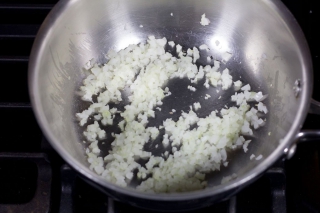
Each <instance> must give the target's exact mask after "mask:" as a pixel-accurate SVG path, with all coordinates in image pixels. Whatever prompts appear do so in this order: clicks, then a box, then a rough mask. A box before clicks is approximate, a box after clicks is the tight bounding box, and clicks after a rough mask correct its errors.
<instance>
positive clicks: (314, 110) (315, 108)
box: [309, 99, 320, 115]
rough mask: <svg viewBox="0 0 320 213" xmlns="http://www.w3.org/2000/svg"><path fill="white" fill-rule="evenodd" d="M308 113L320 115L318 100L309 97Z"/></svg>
mask: <svg viewBox="0 0 320 213" xmlns="http://www.w3.org/2000/svg"><path fill="white" fill-rule="evenodd" d="M309 113H311V114H317V115H320V102H319V101H316V100H314V99H311V102H310V108H309Z"/></svg>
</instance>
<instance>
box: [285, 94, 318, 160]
mask: <svg viewBox="0 0 320 213" xmlns="http://www.w3.org/2000/svg"><path fill="white" fill-rule="evenodd" d="M309 113H311V114H317V115H320V102H318V101H316V100H314V99H311V102H310V108H309ZM315 140H320V130H301V131H300V132H299V133H298V134H297V136H296V140H295V142H294V143H293V144H292V145H291V146H290V147H289V148H286V149H285V150H284V152H285V154H286V157H287V159H290V158H292V156H293V155H294V153H295V152H296V149H297V143H301V142H308V141H315Z"/></svg>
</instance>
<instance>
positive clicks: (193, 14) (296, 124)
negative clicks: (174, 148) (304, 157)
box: [29, 0, 319, 211]
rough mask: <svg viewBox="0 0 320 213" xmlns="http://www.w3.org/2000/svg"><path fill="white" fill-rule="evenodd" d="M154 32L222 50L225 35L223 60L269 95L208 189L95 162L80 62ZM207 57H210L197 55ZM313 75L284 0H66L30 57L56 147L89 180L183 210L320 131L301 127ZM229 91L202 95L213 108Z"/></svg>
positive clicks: (38, 107)
mask: <svg viewBox="0 0 320 213" xmlns="http://www.w3.org/2000/svg"><path fill="white" fill-rule="evenodd" d="M171 13H172V16H171V15H170V14H171ZM204 13H205V14H206V17H207V18H209V20H210V21H211V23H210V24H209V25H208V26H202V25H201V24H200V19H201V15H202V14H204ZM140 25H143V27H140ZM149 35H154V36H155V37H156V38H162V37H166V38H167V39H168V40H172V41H174V42H175V43H179V44H181V45H182V46H184V47H193V46H200V45H201V44H207V45H208V46H209V48H210V52H209V53H208V54H211V55H213V56H214V57H215V58H216V59H218V60H220V59H221V58H219V57H220V56H219V54H220V53H219V51H220V50H219V49H217V48H215V45H216V41H219V43H221V45H225V46H228V48H230V49H231V52H232V53H233V55H232V58H231V60H230V61H228V63H227V64H226V66H227V67H228V68H229V69H230V70H231V72H232V74H233V76H234V78H235V79H239V78H241V79H242V81H243V82H245V83H250V85H251V87H252V88H253V90H255V91H262V92H263V93H264V94H268V95H269V96H268V98H267V99H266V100H265V103H266V105H267V107H268V109H269V113H268V114H267V117H266V118H267V122H266V124H265V126H264V127H263V128H261V129H259V130H258V131H256V132H255V134H254V137H253V141H252V142H251V144H250V149H249V152H248V153H246V154H245V153H243V151H238V152H234V153H230V154H229V158H230V164H229V166H228V167H226V168H225V169H222V170H221V171H220V172H216V173H214V174H213V175H210V176H209V178H208V183H209V186H208V187H207V188H206V189H204V190H200V191H194V192H188V193H176V194H146V193H142V192H138V191H136V190H135V189H133V188H132V187H126V188H123V187H119V186H116V185H114V184H112V183H109V182H107V181H105V180H104V179H103V178H102V177H100V176H98V175H96V174H95V173H94V172H93V171H91V170H90V169H89V168H88V163H87V161H86V157H85V154H84V148H83V146H82V143H81V137H82V134H81V129H79V127H78V122H77V121H76V118H75V113H76V112H79V111H81V110H82V109H84V107H85V104H84V103H83V102H82V101H81V100H80V98H79V96H78V95H77V91H78V90H79V87H80V85H81V84H82V80H83V79H84V77H85V73H84V72H83V67H84V66H85V64H86V63H87V62H88V61H89V60H91V59H92V58H94V59H95V61H96V62H98V63H104V62H106V59H105V57H104V54H105V53H107V51H108V50H109V49H111V48H112V49H115V50H120V49H122V48H125V47H127V46H128V45H129V44H137V43H140V42H145V41H146V39H147V37H148V36H149ZM206 63H207V62H206V59H205V58H204V59H201V60H200V61H199V64H202V65H205V64H206ZM312 82H313V80H312V62H311V57H310V54H309V49H308V46H307V42H306V40H305V38H304V36H303V33H302V31H301V29H300V27H299V26H298V24H297V22H296V20H295V19H294V17H293V16H292V15H291V13H290V12H289V11H288V9H287V8H286V7H285V6H284V5H283V4H282V3H281V1H279V0H90V1H89V0H60V1H59V2H58V3H57V5H56V6H55V7H54V8H53V9H52V11H51V12H50V14H49V15H48V17H47V18H46V19H45V21H44V23H43V24H42V26H41V28H40V30H39V33H38V35H37V37H36V40H35V43H34V45H33V49H32V53H31V58H30V63H29V87H30V96H31V100H32V105H33V109H34V112H35V114H36V117H37V120H38V122H39V124H40V126H41V128H42V130H43V132H44V134H45V135H46V137H47V139H48V140H49V141H50V143H51V145H52V146H53V147H54V148H55V150H56V151H57V152H58V153H59V154H60V155H61V156H62V157H63V158H64V160H66V162H68V163H69V164H70V165H71V166H72V167H73V168H74V169H75V170H77V171H78V172H79V173H81V174H82V176H83V177H84V178H85V179H86V180H88V181H89V182H90V183H91V184H93V185H95V186H97V187H98V188H99V189H100V190H102V191H104V192H105V193H107V194H109V195H110V196H112V197H113V198H115V199H116V200H120V201H123V202H127V203H129V204H131V205H134V206H140V207H143V208H150V209H158V210H159V209H162V210H180V211H183V210H185V209H194V208H200V207H203V206H206V205H208V204H211V203H214V202H217V201H219V200H223V199H227V198H229V197H231V196H232V195H234V194H235V193H237V192H238V191H239V190H241V189H242V188H243V187H245V186H246V185H248V184H249V183H251V182H252V181H254V180H255V179H256V178H257V177H259V176H260V175H261V174H263V172H264V171H266V170H267V169H268V168H269V167H270V166H271V165H272V164H273V163H275V161H277V160H279V159H280V158H284V157H286V156H289V157H290V156H291V155H292V153H293V152H294V148H295V144H296V141H297V140H298V139H299V138H302V139H304V140H307V139H308V138H309V137H310V136H318V135H319V132H306V131H304V132H300V128H301V126H302V124H303V122H304V119H305V117H306V114H307V113H308V110H309V106H310V102H311V92H312ZM177 86H179V84H177ZM177 86H176V89H175V90H176V91H179V88H178V87H177ZM173 87H174V86H173ZM204 92H206V91H205V90H199V91H198V93H197V95H194V96H192V97H190V98H188V99H186V98H180V99H179V101H167V102H165V104H168V107H167V108H168V110H169V108H170V109H172V108H176V109H184V107H188V106H189V105H190V103H193V102H195V101H196V100H198V99H199V100H200V95H202V93H204ZM231 93H232V91H231V90H227V91H224V92H221V93H220V94H219V96H220V95H221V96H222V98H221V99H219V100H218V96H217V94H215V93H214V92H213V93H211V95H212V98H211V99H210V100H211V101H208V102H205V103H206V104H205V103H202V105H205V106H206V107H204V108H206V109H207V110H208V111H211V110H214V109H219V108H220V107H221V106H224V105H225V104H227V105H228V104H230V99H229V97H230V94H231ZM180 97H184V96H183V94H181V96H180ZM223 97H228V98H223ZM317 105H318V103H317V102H315V101H313V105H312V108H311V109H312V110H313V111H318V108H319V107H317ZM164 106H165V105H164ZM208 111H202V113H207V112H208ZM159 122H160V121H159ZM252 153H254V154H257V153H258V154H262V155H263V159H262V160H260V161H256V160H250V159H249V156H250V155H251V154H252ZM233 173H236V174H237V178H236V179H234V180H232V181H230V182H228V183H225V184H220V182H221V179H222V177H224V176H228V175H231V174H233Z"/></svg>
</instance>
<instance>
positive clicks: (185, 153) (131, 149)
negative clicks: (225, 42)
mask: <svg viewBox="0 0 320 213" xmlns="http://www.w3.org/2000/svg"><path fill="white" fill-rule="evenodd" d="M166 44H167V40H166V39H165V38H163V39H155V37H154V36H150V37H149V38H148V41H147V43H146V44H142V43H141V44H139V45H130V46H129V47H128V48H126V49H124V50H120V51H119V52H118V53H116V52H115V51H113V50H110V51H109V52H108V54H107V56H106V57H107V58H108V60H109V61H108V63H106V64H104V65H102V66H98V65H97V64H95V65H93V66H92V68H91V69H90V70H89V71H90V72H91V74H90V75H88V76H87V78H86V79H85V80H84V81H83V86H82V87H81V88H80V90H81V92H82V93H83V96H82V99H83V100H84V101H88V102H92V97H93V96H94V95H96V96H97V103H92V104H91V105H90V107H89V108H88V109H87V110H84V111H83V112H81V113H77V114H76V117H77V118H78V119H79V121H80V122H79V123H80V125H82V126H83V125H85V124H86V123H87V121H88V118H89V117H90V116H92V117H93V118H94V119H95V120H96V121H95V122H94V123H93V124H90V125H88V126H87V129H86V131H85V132H84V135H85V137H86V138H87V140H88V144H89V146H88V148H87V149H86V154H87V156H88V162H89V164H90V169H92V170H94V171H95V172H96V173H97V174H99V175H101V176H102V177H104V178H105V179H106V180H107V181H110V182H112V183H115V184H117V185H120V186H127V185H128V184H129V183H130V181H131V180H132V178H133V171H134V170H138V173H137V178H139V179H141V180H142V182H141V184H140V185H139V186H138V187H137V189H138V190H141V191H146V192H177V191H178V192H182V191H192V190H198V189H202V188H204V187H206V185H207V182H206V181H205V174H206V173H208V172H211V171H215V170H220V166H221V165H223V166H227V165H228V164H229V162H228V161H227V152H226V149H227V148H231V149H235V148H237V147H243V149H244V151H245V152H247V150H248V144H249V142H250V141H249V140H245V138H244V137H243V136H241V134H243V135H252V134H253V131H252V129H251V128H250V126H253V128H254V129H256V128H259V127H260V126H262V125H263V124H264V122H265V121H263V120H262V119H261V118H259V117H258V114H257V112H258V111H257V110H256V109H254V108H251V109H250V106H249V105H248V104H247V101H257V100H259V101H262V100H261V99H262V98H263V97H264V98H265V96H263V95H262V93H261V94H260V93H259V92H258V93H255V92H250V89H251V88H247V89H246V90H244V91H243V92H242V93H236V94H235V95H234V96H233V98H231V99H232V101H235V102H236V103H237V107H229V108H228V107H227V106H226V108H227V109H221V110H220V111H218V110H214V111H212V112H211V114H210V115H208V116H207V117H205V118H199V117H198V116H197V114H196V113H195V112H194V111H193V110H192V107H191V108H190V111H189V112H182V113H181V115H180V117H179V119H178V120H177V121H176V122H175V121H173V120H172V119H166V120H165V121H163V126H159V127H147V125H148V120H149V118H150V117H155V111H154V109H157V110H159V111H161V108H160V107H159V106H160V105H162V103H163V102H162V99H163V98H165V97H166V96H168V95H170V94H171V92H170V91H169V88H168V87H166V88H165V89H163V88H164V85H165V84H166V82H167V81H168V80H170V79H172V78H188V79H189V80H190V82H191V83H197V82H198V81H199V80H201V79H203V78H205V83H204V86H205V87H207V88H209V87H210V85H211V86H213V87H220V86H221V88H222V89H223V90H226V89H229V88H230V87H231V85H232V84H234V86H235V87H239V89H240V87H241V86H242V82H240V81H237V82H238V83H236V82H233V81H232V76H231V75H230V74H229V70H228V69H225V70H223V71H222V72H220V71H219V68H220V62H219V61H217V60H214V66H210V65H207V66H205V67H203V66H200V67H199V68H197V66H196V65H195V64H194V63H195V62H196V61H197V60H198V59H199V57H200V54H199V50H198V49H197V48H196V47H194V48H192V49H190V50H189V56H188V55H186V54H184V53H183V52H182V46H181V45H179V44H177V45H175V44H174V42H169V43H168V44H169V45H170V46H172V47H174V46H175V47H176V52H177V54H178V56H179V57H178V58H176V57H173V56H172V55H171V54H170V53H168V52H165V49H164V47H165V46H166ZM204 48H206V47H205V46H203V45H201V46H200V49H201V50H202V49H204ZM206 49H207V48H206ZM187 52H188V51H187ZM191 53H192V54H191ZM229 55H230V54H229ZM229 55H228V57H229ZM226 56H227V55H226ZM226 56H223V57H222V58H223V61H225V60H226V58H225V57H226ZM228 60H229V59H228ZM239 82H240V83H239ZM125 87H128V88H129V89H130V91H131V92H130V95H129V97H128V98H129V104H128V105H126V106H125V107H124V111H122V112H120V116H121V117H122V118H123V120H122V121H120V123H119V124H118V126H119V128H120V129H121V131H122V132H121V133H119V134H112V136H113V137H115V139H114V141H113V142H112V143H111V147H112V149H111V150H110V153H109V154H108V155H107V156H105V157H104V158H102V157H100V156H99V155H100V149H99V147H98V140H101V139H103V138H105V137H106V133H105V131H104V130H102V129H101V128H100V126H99V123H98V122H97V121H98V120H99V122H101V123H102V124H104V125H111V124H113V119H114V117H115V114H116V113H119V111H118V109H116V108H112V109H110V108H109V105H108V104H109V103H116V104H117V103H120V102H121V101H122V97H121V92H122V90H123V89H124V88H125ZM188 89H190V90H193V91H195V87H192V86H190V85H189V86H188ZM216 91H217V92H218V91H219V89H216ZM210 97H211V96H210V95H209V94H206V96H205V99H208V98H210ZM220 97H221V96H220ZM220 97H219V98H220ZM260 103H261V102H259V104H258V105H257V106H258V110H259V111H261V110H262V111H263V112H265V111H266V108H265V106H264V105H261V104H260ZM199 107H201V105H200V103H194V110H198V109H199ZM173 112H175V109H172V113H173ZM219 113H220V115H221V117H220V115H219ZM265 113H266V112H265ZM218 115H219V116H218ZM194 124H196V125H197V128H192V129H191V126H192V125H194ZM103 128H106V129H108V126H106V127H103ZM159 129H164V131H165V134H164V135H162V136H161V135H160V136H159V134H160V131H159ZM209 136H210V137H209ZM157 137H162V145H163V146H164V148H166V147H168V146H169V145H171V147H172V153H169V152H168V151H165V152H164V153H163V156H164V157H159V156H154V155H152V153H151V152H148V151H145V150H144V145H145V144H146V143H148V142H150V141H152V140H155V139H156V138H157ZM155 147H156V148H157V147H158V145H156V146H155ZM176 147H179V150H178V149H177V148H176ZM190 156H192V157H190ZM137 158H140V159H144V160H146V161H147V163H146V166H145V167H144V166H141V165H140V164H138V163H137V162H136V160H137ZM181 159H185V160H184V161H181ZM208 159H209V160H208ZM199 165H201V166H199ZM190 174H193V175H190ZM149 175H150V176H149ZM232 178H236V175H235V174H234V175H231V176H230V177H227V178H226V179H225V181H230V180H231V179H232Z"/></svg>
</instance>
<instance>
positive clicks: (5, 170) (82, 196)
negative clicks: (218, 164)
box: [0, 0, 320, 213]
mask: <svg viewBox="0 0 320 213" xmlns="http://www.w3.org/2000/svg"><path fill="white" fill-rule="evenodd" d="M56 2H57V0H0V67H1V74H2V78H1V79H2V82H1V83H0V91H1V95H0V115H1V118H2V122H0V131H1V134H0V212H1V213H6V212H34V213H36V212H39V213H42V212H51V213H72V212H96V213H99V212H104V213H105V212H108V213H119V212H122V213H125V212H132V211H136V212H140V213H147V212H154V211H148V210H143V209H137V208H135V207H132V206H128V205H125V204H123V203H119V202H116V201H114V200H112V199H111V198H109V197H108V196H107V195H105V194H103V193H101V192H100V191H98V190H97V189H95V188H94V187H92V186H91V185H89V184H88V183H86V182H85V181H83V180H82V179H81V178H80V177H79V175H78V173H77V172H76V171H74V170H73V169H72V168H70V166H68V165H67V164H66V163H65V162H64V161H63V159H61V158H60V156H59V155H58V154H57V153H56V152H55V151H54V150H53V149H52V147H51V146H50V144H49V143H48V142H47V140H46V139H45V137H44V136H43V134H42V132H41V130H40V129H39V126H38V124H37V122H36V120H35V117H34V114H33V112H32V108H31V105H30V99H29V95H28V79H27V72H28V59H29V53H30V50H31V47H32V44H33V41H34V38H35V36H36V33H37V31H38V29H39V27H40V25H41V23H42V22H43V20H44V18H45V17H46V15H47V14H48V13H49V11H50V10H51V9H52V7H53V6H54V4H55V3H56ZM283 2H284V4H285V5H286V6H287V7H288V9H289V10H290V11H291V12H292V13H293V15H294V17H295V18H296V19H297V21H298V23H299V24H300V26H301V28H302V30H303V32H304V34H305V36H306V38H307V41H308V43H309V47H310V50H311V55H312V60H313V66H314V79H315V80H314V91H313V97H314V98H315V99H316V100H320V73H319V72H317V71H318V70H319V69H320V60H319V58H320V43H319V38H320V33H319V32H318V29H317V26H318V21H319V20H320V19H319V16H320V8H319V7H317V6H316V0H304V1H302V0H283ZM303 129H320V115H308V116H307V119H306V121H305V123H304V127H303ZM319 152H320V141H315V142H310V143H305V144H299V145H298V149H297V152H296V154H295V156H294V157H293V158H292V159H290V160H286V161H283V160H280V161H279V162H277V163H276V164H275V165H274V166H273V167H272V168H270V169H269V170H268V171H267V172H266V173H265V175H263V176H262V177H261V178H260V179H258V180H257V181H256V182H254V183H253V184H251V185H250V186H249V187H247V188H245V189H244V190H243V191H241V192H240V193H239V194H237V195H236V196H234V197H233V198H231V199H230V200H227V201H222V202H220V203H217V204H214V205H212V206H208V207H206V208H204V209H200V210H196V211H191V212H199V213H202V212H203V213H205V212H218V213H220V212H222V213H227V212H228V213H236V212H237V213H239V212H245V213H248V212H260V213H262V212H266V213H275V212H281V213H283V212H289V213H294V212H320V161H319Z"/></svg>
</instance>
